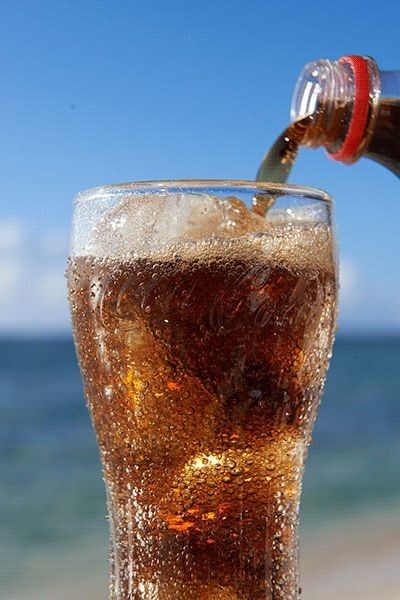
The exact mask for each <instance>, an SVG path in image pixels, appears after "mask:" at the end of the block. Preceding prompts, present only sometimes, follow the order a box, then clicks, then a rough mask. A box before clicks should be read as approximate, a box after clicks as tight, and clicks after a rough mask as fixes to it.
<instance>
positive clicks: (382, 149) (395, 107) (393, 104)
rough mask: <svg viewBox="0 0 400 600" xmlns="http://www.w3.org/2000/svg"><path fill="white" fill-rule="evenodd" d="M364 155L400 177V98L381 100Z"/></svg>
mask: <svg viewBox="0 0 400 600" xmlns="http://www.w3.org/2000/svg"><path fill="white" fill-rule="evenodd" d="M364 156H367V157H368V158H371V159H372V160H375V161H376V162H378V163H380V164H381V165H383V166H384V167H386V168H387V169H389V170H390V171H392V172H393V173H394V174H395V175H397V176H398V177H400V100H399V99H398V98H387V99H385V100H382V101H381V103H380V107H379V113H378V117H377V122H376V125H375V130H374V133H373V135H372V138H371V141H370V142H369V144H368V146H367V149H366V151H365V152H364Z"/></svg>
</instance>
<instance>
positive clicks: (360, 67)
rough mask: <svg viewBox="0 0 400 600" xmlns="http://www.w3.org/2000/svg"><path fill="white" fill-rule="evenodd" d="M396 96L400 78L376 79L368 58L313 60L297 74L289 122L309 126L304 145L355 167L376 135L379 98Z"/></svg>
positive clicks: (386, 75) (393, 75)
mask: <svg viewBox="0 0 400 600" xmlns="http://www.w3.org/2000/svg"><path fill="white" fill-rule="evenodd" d="M396 86H397V87H396ZM395 90H397V92H396V95H397V96H399V97H400V72H392V73H389V72H383V73H380V72H379V70H378V68H377V65H376V63H375V61H374V60H373V59H371V58H368V57H361V56H345V57H342V58H340V59H339V60H327V59H321V60H316V61H313V62H311V63H309V64H307V65H306V66H305V67H304V69H303V71H302V73H301V74H300V77H299V79H298V81H297V85H296V88H295V91H294V95H293V101H292V108H291V118H292V121H298V120H299V119H303V118H305V117H308V120H309V121H310V122H311V124H310V125H309V126H308V127H307V132H306V134H305V136H304V137H303V139H302V143H303V144H304V145H306V146H309V147H312V148H316V147H319V146H324V147H325V148H326V150H327V152H328V154H329V156H330V157H331V158H333V159H335V160H339V161H342V162H346V163H353V162H354V161H356V160H357V159H358V158H359V157H360V156H361V155H362V154H363V152H364V150H365V149H366V148H367V147H368V144H369V141H370V139H371V137H372V135H373V133H374V129H375V124H376V119H377V115H378V111H379V102H380V97H381V95H382V93H392V92H394V91H395Z"/></svg>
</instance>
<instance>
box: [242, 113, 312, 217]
mask: <svg viewBox="0 0 400 600" xmlns="http://www.w3.org/2000/svg"><path fill="white" fill-rule="evenodd" d="M312 122H313V116H312V115H307V116H306V117H304V118H302V119H300V120H298V121H294V122H293V123H291V125H289V127H287V128H286V129H285V130H284V131H283V132H282V133H281V135H280V136H279V137H278V138H277V139H276V141H275V142H274V144H273V145H272V146H271V148H270V149H269V151H268V152H267V154H266V155H265V156H264V158H263V160H262V163H261V165H260V167H259V169H258V172H257V176H256V181H269V182H272V183H286V182H287V180H288V179H289V176H290V173H291V171H292V168H293V166H294V164H295V162H296V158H297V154H298V151H299V148H300V146H301V145H302V143H303V141H304V140H305V138H306V137H307V132H308V130H309V128H310V126H311V124H312ZM274 202H275V198H273V197H272V196H258V197H255V198H254V201H253V211H254V212H256V213H258V214H260V215H265V214H266V212H267V211H268V210H269V209H270V208H271V206H272V205H273V204H274Z"/></svg>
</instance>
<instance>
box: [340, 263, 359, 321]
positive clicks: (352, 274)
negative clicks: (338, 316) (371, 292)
mask: <svg viewBox="0 0 400 600" xmlns="http://www.w3.org/2000/svg"><path fill="white" fill-rule="evenodd" d="M339 285H340V289H339V300H340V308H341V310H342V311H344V310H347V309H350V308H353V307H354V306H355V305H356V304H357V303H358V302H359V300H360V298H361V277H360V272H359V269H358V266H357V264H356V263H355V261H354V260H353V259H351V258H349V257H347V256H343V257H341V258H340V264H339Z"/></svg>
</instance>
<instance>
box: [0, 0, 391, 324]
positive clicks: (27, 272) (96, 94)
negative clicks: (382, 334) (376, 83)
mask: <svg viewBox="0 0 400 600" xmlns="http://www.w3.org/2000/svg"><path fill="white" fill-rule="evenodd" d="M399 31H400V10H399V3H398V1H390V0H389V1H388V2H385V5H384V8H383V9H382V8H380V5H379V4H378V3H377V2H370V1H363V2H361V1H351V0H350V1H348V2H346V3H337V2H336V3H333V2H324V1H321V0H320V1H309V2H307V1H303V2H301V3H296V2H278V1H275V0H271V1H267V0H264V1H261V0H247V1H245V0H242V1H234V0H233V1H228V0H213V1H211V0H203V1H202V2H189V1H187V0H186V1H184V0H175V1H174V0H169V1H166V0H158V1H157V0H147V1H146V2H144V1H143V2H142V1H135V0H131V1H129V2H128V1H123V0H120V1H118V2H111V1H109V2H102V1H97V2H88V1H82V0H70V1H68V2H67V1H64V0H57V2H54V1H45V0H42V1H37V2H21V1H18V2H16V1H15V0H2V1H1V3H0V72H1V74H2V82H1V94H0V114H1V125H0V144H1V147H2V152H1V156H2V167H3V168H2V169H1V172H0V177H1V190H2V194H1V202H0V332H3V333H5V332H13V331H19V332H20V333H27V334H30V333H39V332H46V333H48V332H60V331H68V329H69V319H68V311H67V305H66V300H65V282H64V277H63V270H64V265H65V259H66V255H67V248H68V230H69V225H70V219H71V200H72V197H73V195H74V193H75V192H77V191H78V190H80V189H82V188H85V187H90V186H93V185H100V184H102V183H111V182H118V181H135V180H143V179H162V178H167V179H171V178H188V177H189V178H234V179H242V178H243V179H253V178H254V176H255V173H256V171H257V168H258V165H259V163H260V161H261V158H262V156H263V154H264V153H265V151H266V149H267V148H268V147H269V145H270V144H271V143H272V142H273V140H274V138H275V137H276V136H277V134H278V133H279V132H280V131H281V130H282V129H283V128H284V127H285V126H286V125H287V123H288V119H289V108H290V100H291V95H292V90H293V87H294V83H295V81H296V78H297V75H298V73H299V71H300V70H301V68H302V66H303V65H304V64H305V63H306V62H308V61H309V60H311V59H313V58H320V57H327V58H338V57H339V56H340V55H342V54H349V53H352V54H368V55H371V56H373V57H375V59H376V60H377V62H378V64H379V65H380V66H381V68H382V69H396V68H400V46H399V44H398V32H399ZM291 182H293V183H300V184H301V183H304V184H308V185H312V186H315V187H321V188H323V189H325V190H327V191H328V192H329V193H330V194H331V195H333V196H334V198H335V200H336V218H337V227H338V238H339V244H340V255H341V264H342V283H343V286H342V309H341V330H342V331H343V332H344V331H349V330H354V329H356V330H364V331H365V330H370V329H371V330H377V329H379V330H400V301H399V297H400V252H399V250H400V239H399V235H398V231H399V230H400V202H399V196H400V184H399V181H398V179H396V178H395V177H394V176H393V175H392V174H391V173H389V172H387V171H385V170H384V169H383V168H382V167H380V166H379V165H376V164H374V163H372V162H370V161H368V160H361V161H359V162H358V163H357V164H356V165H354V166H352V167H345V166H343V165H340V164H338V163H334V162H333V161H331V160H328V159H327V158H326V156H325V155H324V152H323V151H322V150H318V151H311V150H304V151H303V152H302V153H301V156H300V158H299V160H298V164H297V165H296V167H295V170H294V172H293V175H292V177H291Z"/></svg>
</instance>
